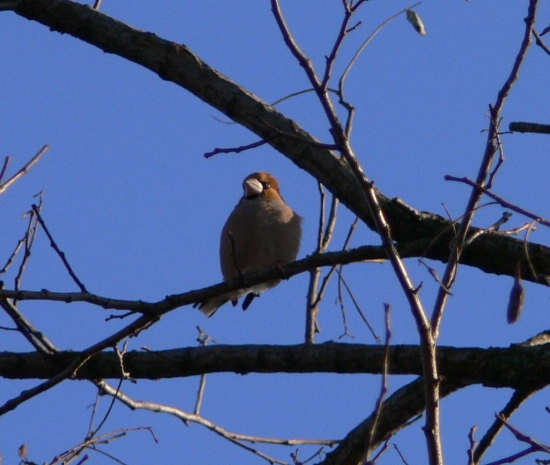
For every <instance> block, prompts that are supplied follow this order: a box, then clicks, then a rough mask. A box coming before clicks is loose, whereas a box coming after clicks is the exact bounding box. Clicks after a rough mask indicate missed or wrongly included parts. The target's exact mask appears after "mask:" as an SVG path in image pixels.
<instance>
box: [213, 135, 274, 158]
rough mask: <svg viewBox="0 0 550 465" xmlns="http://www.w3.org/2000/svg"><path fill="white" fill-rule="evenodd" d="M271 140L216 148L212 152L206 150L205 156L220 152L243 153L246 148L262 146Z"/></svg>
mask: <svg viewBox="0 0 550 465" xmlns="http://www.w3.org/2000/svg"><path fill="white" fill-rule="evenodd" d="M269 142H270V140H266V139H262V140H259V141H258V142H253V143H252V144H248V145H241V146H240V147H231V148H227V149H214V150H212V151H211V152H206V153H205V154H204V155H203V156H204V158H210V157H213V156H214V155H217V154H219V153H241V152H244V151H245V150H251V149H255V148H257V147H261V146H262V145H265V144H268V143H269Z"/></svg>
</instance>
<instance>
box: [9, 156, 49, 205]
mask: <svg viewBox="0 0 550 465" xmlns="http://www.w3.org/2000/svg"><path fill="white" fill-rule="evenodd" d="M49 149H50V147H49V146H48V145H45V146H44V147H42V148H41V149H40V150H39V151H38V153H37V154H36V155H35V156H34V157H32V158H31V159H30V160H29V161H28V162H27V164H26V165H25V166H23V168H21V169H20V170H19V171H18V172H17V173H15V174H14V175H13V176H12V177H11V178H9V179H8V180H7V181H6V182H5V183H3V184H0V195H2V194H3V193H4V192H6V190H7V189H8V187H10V186H11V185H12V184H13V183H14V182H16V181H17V180H18V179H19V178H21V177H22V176H24V175H25V174H27V173H28V171H29V170H30V169H31V168H32V167H33V166H34V165H35V164H36V163H38V162H39V161H40V158H41V157H42V155H44V154H45V153H46V152H47V151H48V150H49Z"/></svg>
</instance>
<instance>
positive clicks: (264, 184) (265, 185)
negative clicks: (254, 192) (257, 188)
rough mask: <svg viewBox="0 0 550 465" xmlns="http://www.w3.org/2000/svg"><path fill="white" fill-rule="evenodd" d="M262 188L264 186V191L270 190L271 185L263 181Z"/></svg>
mask: <svg viewBox="0 0 550 465" xmlns="http://www.w3.org/2000/svg"><path fill="white" fill-rule="evenodd" d="M262 186H264V189H270V188H271V184H269V183H268V182H267V181H263V182H262Z"/></svg>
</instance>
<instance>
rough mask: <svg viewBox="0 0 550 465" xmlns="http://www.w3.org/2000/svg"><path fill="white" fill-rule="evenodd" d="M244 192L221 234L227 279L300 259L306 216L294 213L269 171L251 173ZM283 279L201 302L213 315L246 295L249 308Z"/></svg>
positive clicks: (222, 266)
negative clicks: (297, 257) (261, 293)
mask: <svg viewBox="0 0 550 465" xmlns="http://www.w3.org/2000/svg"><path fill="white" fill-rule="evenodd" d="M243 188H244V194H243V196H242V198H241V200H240V201H239V203H238V204H237V206H236V207H235V209H234V210H233V211H232V212H231V214H230V215H229V218H228V219H227V222H226V223H225V226H224V227H223V229H222V234H221V237H220V266H221V270H222V274H223V277H224V279H225V280H226V281H228V280H230V279H233V278H235V277H237V276H240V275H241V274H243V273H247V272H256V271H260V270H264V269H267V268H270V267H273V266H277V265H282V264H285V263H290V262H293V261H294V260H296V256H297V255H298V249H299V248H300V239H301V237H302V227H301V222H302V218H301V217H300V216H299V215H297V214H296V213H294V212H293V211H292V209H291V208H290V207H289V206H288V205H287V204H286V203H285V201H284V200H283V198H282V197H281V194H280V193H279V183H278V182H277V180H276V179H275V178H274V177H273V176H272V175H271V174H269V173H266V172H264V171H260V172H258V173H252V174H251V175H249V176H247V177H246V179H245V180H244V182H243ZM280 281H281V280H280V279H274V280H272V281H268V282H266V283H262V284H257V285H255V286H252V287H249V288H245V289H238V290H236V291H233V292H230V293H227V294H224V295H221V296H219V297H215V298H212V299H210V300H208V301H207V302H205V303H203V304H201V305H200V307H199V308H200V310H201V312H203V313H204V314H205V315H206V316H212V315H213V314H214V312H215V311H216V310H217V309H218V308H219V307H220V306H221V305H223V304H225V303H226V302H228V301H229V300H231V301H232V302H233V305H237V301H238V299H239V297H242V296H246V297H245V299H244V302H243V310H246V309H247V308H248V306H249V305H250V303H251V302H252V300H253V299H254V297H256V296H258V295H259V294H260V292H263V291H265V290H267V289H271V288H272V287H274V286H276V285H277V284H279V282H280Z"/></svg>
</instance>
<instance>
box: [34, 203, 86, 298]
mask: <svg viewBox="0 0 550 465" xmlns="http://www.w3.org/2000/svg"><path fill="white" fill-rule="evenodd" d="M32 209H33V211H34V213H35V214H36V217H37V219H38V222H39V223H40V225H41V226H42V228H44V232H45V233H46V235H47V236H48V239H49V240H50V246H51V247H52V249H54V250H55V251H56V252H57V255H59V258H61V261H62V262H63V265H65V268H66V269H67V272H68V273H69V275H70V276H71V278H73V281H74V282H75V283H76V285H77V286H78V287H79V288H80V290H81V291H82V292H88V291H87V290H86V287H85V286H84V284H82V282H81V281H80V279H78V277H77V276H76V274H75V273H74V271H73V269H72V268H71V265H69V262H68V261H67V259H66V258H65V253H64V252H62V251H61V250H60V249H59V247H58V246H57V244H56V243H55V241H54V239H53V237H52V235H51V234H50V231H49V230H48V228H47V227H46V223H44V220H43V219H42V216H41V215H40V211H39V210H38V207H37V206H36V205H34V204H33V205H32Z"/></svg>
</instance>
